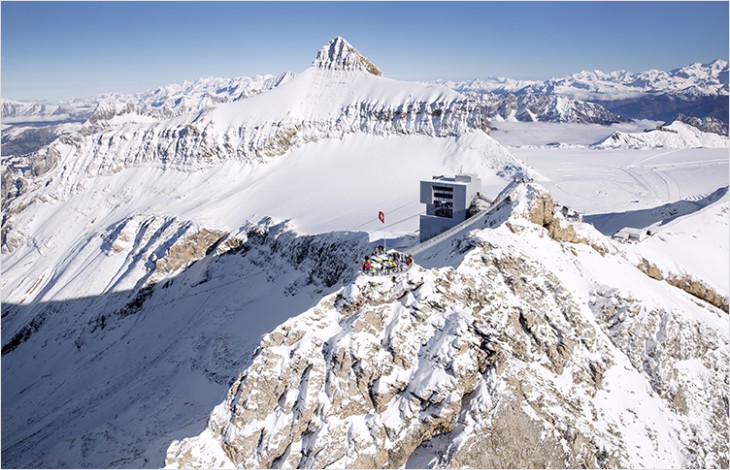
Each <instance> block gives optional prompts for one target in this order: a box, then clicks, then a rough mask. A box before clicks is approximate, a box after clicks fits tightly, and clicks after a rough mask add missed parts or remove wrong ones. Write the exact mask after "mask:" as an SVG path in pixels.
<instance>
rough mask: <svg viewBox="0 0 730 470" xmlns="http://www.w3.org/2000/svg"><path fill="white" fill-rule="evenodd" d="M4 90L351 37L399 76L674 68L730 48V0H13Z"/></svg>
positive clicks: (230, 70) (89, 82) (122, 86)
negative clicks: (285, 0) (151, 0)
mask: <svg viewBox="0 0 730 470" xmlns="http://www.w3.org/2000/svg"><path fill="white" fill-rule="evenodd" d="M1 15H2V17H1V18H2V33H1V34H2V37H1V40H2V42H1V45H2V46H1V54H2V56H1V66H2V70H1V77H0V78H1V95H2V97H3V98H6V99H20V100H49V101H54V100H67V99H71V98H83V97H93V96H96V95H98V94H99V93H103V92H123V93H130V92H135V91H143V90H149V89H155V88H157V87H158V86H160V85H164V84H168V83H180V82H182V81H184V80H188V81H192V80H195V79H197V78H201V77H229V78H232V77H241V76H255V75H264V74H272V75H278V74H280V73H283V72H300V71H302V70H304V69H306V68H307V67H308V66H309V65H310V64H311V62H312V60H314V57H315V56H316V54H317V51H318V50H319V49H320V48H321V47H322V46H324V45H325V44H326V43H327V42H328V41H329V40H330V39H332V38H334V37H336V36H342V37H344V38H345V39H346V40H347V41H348V42H350V43H351V44H352V45H353V46H354V47H355V48H356V49H358V50H359V51H360V52H361V53H362V54H363V55H365V56H366V57H368V58H369V59H370V60H371V61H372V62H373V63H375V65H377V66H378V67H379V68H380V69H381V70H382V71H383V74H384V75H385V76H387V77H390V78H395V79H401V80H435V79H444V80H457V81H459V80H471V79H476V78H488V77H496V76H504V77H510V78H515V79H539V80H545V79H548V78H551V77H559V76H564V75H568V74H571V73H574V72H579V71H581V70H594V69H598V70H603V71H605V72H609V71H614V70H629V71H632V72H640V71H643V70H648V69H652V68H656V69H661V70H671V69H674V68H678V67H682V66H685V65H689V64H691V63H694V62H702V63H706V62H710V61H712V60H714V59H718V58H720V59H723V60H728V41H729V38H728V2H725V1H711V2H698V1H690V2H675V1H671V2H660V1H652V2H632V1H620V2H527V1H515V2H175V1H166V2H16V1H3V2H2V5H1Z"/></svg>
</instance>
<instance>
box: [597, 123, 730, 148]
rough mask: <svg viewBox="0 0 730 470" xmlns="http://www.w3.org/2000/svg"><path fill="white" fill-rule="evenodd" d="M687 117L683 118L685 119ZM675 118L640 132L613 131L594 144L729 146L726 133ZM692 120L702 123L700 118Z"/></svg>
mask: <svg viewBox="0 0 730 470" xmlns="http://www.w3.org/2000/svg"><path fill="white" fill-rule="evenodd" d="M686 120H687V119H685V121H686ZM685 121H683V120H680V119H677V120H675V121H672V122H671V123H668V124H664V125H662V126H659V127H657V128H656V129H654V130H651V131H646V132H641V133H625V132H614V133H613V134H611V135H610V136H608V137H606V138H605V139H604V140H602V141H600V142H597V143H596V144H594V147H595V148H599V149H617V148H621V149H652V148H671V149H681V148H694V147H705V148H723V147H728V146H730V141H729V140H728V136H727V135H718V134H716V133H715V132H704V131H702V130H700V129H698V128H697V127H695V125H691V124H687V122H685ZM698 121H699V122H697V121H694V120H693V121H692V122H694V123H695V124H696V125H700V126H701V125H702V120H698Z"/></svg>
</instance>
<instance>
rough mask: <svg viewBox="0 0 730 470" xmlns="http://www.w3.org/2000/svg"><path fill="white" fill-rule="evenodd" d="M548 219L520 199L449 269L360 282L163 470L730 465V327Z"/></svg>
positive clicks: (535, 196)
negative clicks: (211, 469) (729, 410)
mask: <svg viewBox="0 0 730 470" xmlns="http://www.w3.org/2000/svg"><path fill="white" fill-rule="evenodd" d="M547 208H550V210H551V209H552V201H550V200H549V196H547V194H546V193H545V192H544V190H542V189H540V188H539V187H537V186H534V185H529V186H527V187H522V188H521V191H520V192H519V194H518V195H516V196H515V197H514V198H513V200H512V210H511V214H510V213H509V212H508V213H507V214H504V213H497V214H495V215H494V217H492V216H490V219H491V220H487V221H485V225H484V226H485V228H482V229H481V230H476V231H474V232H472V234H471V235H470V236H469V237H467V238H465V239H461V240H454V241H453V242H454V243H453V244H451V243H445V244H443V245H441V246H440V247H439V248H438V250H440V252H439V253H431V255H430V256H436V257H440V258H442V259H450V260H451V263H453V265H452V266H444V267H441V268H434V269H429V270H426V269H422V268H420V267H416V268H414V269H413V270H411V271H410V272H408V273H406V274H401V275H399V276H393V277H392V278H391V277H382V278H375V279H373V278H369V277H367V276H360V277H359V278H357V279H356V280H355V282H353V283H352V284H350V285H349V286H347V287H345V288H343V289H341V290H339V291H338V292H336V293H333V294H331V295H329V296H327V297H325V298H323V299H322V301H320V302H319V303H318V304H317V305H316V306H315V307H313V308H312V309H310V310H308V311H306V312H304V313H303V314H301V315H299V316H298V317H296V318H292V319H290V320H288V321H287V322H285V323H284V324H282V325H281V326H280V327H278V328H277V329H275V330H274V331H272V332H271V333H270V334H268V335H267V336H265V337H264V338H263V339H262V341H261V343H260V345H259V348H258V349H257V352H256V354H255V355H254V358H253V361H252V363H251V365H250V366H249V367H248V368H247V369H246V370H245V371H244V372H243V373H242V374H241V375H240V376H239V377H238V379H237V380H236V381H235V382H234V383H233V384H232V386H231V388H230V389H229V392H228V396H227V398H226V399H225V400H224V401H223V402H222V403H220V404H219V405H218V406H216V408H215V409H214V410H213V413H212V414H211V417H210V420H209V422H208V426H207V428H206V430H204V431H203V432H202V433H201V434H199V435H198V436H196V437H191V438H188V439H184V440H181V441H175V442H173V444H172V445H171V447H170V449H169V450H168V453H167V459H166V463H167V466H168V467H170V468H180V467H208V466H211V465H213V464H216V465H222V466H231V467H232V466H234V465H235V466H238V467H272V466H273V467H278V466H286V467H290V466H291V467H314V468H330V467H332V468H340V467H368V468H389V467H403V466H405V467H416V468H424V467H431V466H438V467H442V466H449V467H450V466H454V467H478V468H503V467H507V468H517V467H529V466H538V467H573V468H577V467H624V468H639V467H641V468H643V467H646V468H657V467H660V468H675V467H685V466H689V467H691V466H704V467H722V466H724V465H727V455H728V444H727V436H728V428H727V424H726V420H725V419H724V418H725V416H726V411H725V410H726V408H725V405H724V400H725V399H726V397H727V395H726V394H725V392H723V390H726V388H727V385H728V355H729V346H730V345H729V338H728V331H727V313H726V312H722V311H720V310H718V309H715V308H714V307H711V306H708V305H707V304H702V303H698V302H696V301H695V300H693V298H692V297H690V296H689V294H686V293H685V292H683V291H681V290H679V289H677V288H675V287H672V286H670V285H668V284H666V283H663V282H660V281H657V280H654V279H652V278H650V277H649V276H647V275H646V274H644V273H643V272H641V271H640V270H639V269H637V268H636V267H635V266H634V265H632V264H631V263H630V262H629V261H628V260H627V259H626V258H625V257H623V256H622V255H621V253H620V251H619V250H618V249H617V248H616V247H615V246H613V245H612V243H611V242H610V241H608V240H607V239H605V238H604V237H603V236H601V235H600V234H599V233H597V232H595V231H594V230H592V229H591V228H590V227H589V226H585V225H582V224H575V225H566V222H565V221H562V220H561V219H560V218H559V217H558V218H555V217H556V216H554V215H553V214H552V213H551V212H550V213H549V212H548V211H547ZM489 227H492V228H489ZM568 227H570V228H568ZM568 232H570V233H572V234H573V236H575V235H577V238H575V239H574V241H572V242H570V241H567V240H561V237H565V236H566V235H567V234H568ZM680 337H681V341H680V339H679V338H680ZM697 433H699V435H698V434H697Z"/></svg>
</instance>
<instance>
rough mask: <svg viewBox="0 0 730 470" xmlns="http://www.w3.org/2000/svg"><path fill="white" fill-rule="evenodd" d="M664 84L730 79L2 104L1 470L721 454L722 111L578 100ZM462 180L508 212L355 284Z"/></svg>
mask: <svg viewBox="0 0 730 470" xmlns="http://www.w3.org/2000/svg"><path fill="white" fill-rule="evenodd" d="M500 84H501V85H500ZM500 86H501V87H502V88H501V89H499V87H500ZM550 87H552V88H550ZM548 89H550V90H552V91H550V90H548ZM572 89H579V90H592V93H593V95H591V96H588V95H587V94H585V93H584V94H583V95H581V96H578V95H574V96H573V95H570V93H568V92H569V91H570V90H572ZM639 89H641V91H640V90H639ZM530 90H532V91H530ZM556 90H557V91H556ZM652 93H661V94H662V96H666V94H667V93H669V94H671V93H678V94H684V95H686V96H685V98H684V99H685V103H689V102H692V103H697V101H692V100H697V99H699V98H698V97H700V98H702V97H708V96H710V97H714V98H713V99H715V98H717V97H720V98H721V99H724V100H725V106H727V62H723V61H715V62H713V63H711V64H705V65H701V64H695V65H693V66H689V67H686V68H683V69H679V70H677V71H672V72H659V71H651V72H646V73H643V74H629V73H628V72H624V73H611V74H605V73H602V72H590V73H589V72H585V73H581V74H574V75H573V76H571V77H570V79H567V78H566V79H563V80H557V79H556V80H553V81H548V82H539V83H537V82H535V83H517V82H514V81H510V80H507V79H500V80H497V81H491V82H490V81H481V82H476V81H475V82H471V84H470V85H469V86H467V85H466V84H453V83H414V82H404V81H398V80H393V79H390V78H387V71H381V70H380V69H379V68H378V67H377V66H376V65H375V64H374V63H373V62H371V61H370V60H369V59H367V58H366V57H365V56H363V55H362V54H361V53H360V52H358V51H357V50H356V49H355V48H354V47H353V46H352V45H350V44H349V43H347V41H345V40H344V39H342V38H335V39H333V40H332V41H331V42H330V43H328V44H327V45H325V46H324V47H323V48H322V49H321V50H320V51H319V52H318V53H317V54H316V56H315V58H314V60H313V62H312V64H311V66H310V67H309V68H308V69H306V70H304V71H301V72H299V73H296V74H294V73H285V74H281V75H279V76H261V77H255V78H240V79H201V80H198V81H196V82H192V83H185V84H182V85H169V86H166V87H161V88H159V89H158V90H155V91H151V92H143V93H139V94H136V95H121V94H109V95H105V96H104V97H102V98H99V99H96V100H93V102H87V101H83V100H77V101H73V102H69V103H66V104H65V105H61V104H58V105H38V104H28V103H25V104H24V103H18V102H7V101H4V102H3V158H2V170H3V174H2V209H3V218H2V279H1V281H0V288H1V291H0V292H1V295H2V454H1V459H2V461H1V462H0V463H1V465H2V467H4V468H159V467H169V468H221V467H222V468H235V467H239V468H240V467H242V468H282V467H304V468H355V467H357V468H391V467H393V468H436V467H438V468H441V467H477V468H535V467H537V468H540V467H543V468H546V467H561V468H585V467H587V468H727V467H728V465H730V460H729V457H730V446H729V444H728V442H729V441H730V434H729V424H728V423H729V417H730V416H729V405H728V402H729V401H728V398H729V397H728V390H729V386H730V377H729V374H728V372H729V370H728V369H729V368H730V323H729V322H728V300H729V297H730V251H729V244H730V197H729V196H728V194H727V193H728V180H729V179H730V178H729V170H730V168H729V165H728V137H727V123H726V122H725V121H723V120H722V119H720V120H718V119H716V118H717V116H714V115H713V114H711V113H709V114H703V115H701V116H699V115H696V114H695V115H690V116H691V117H688V116H687V115H681V116H680V115H678V114H679V113H674V114H673V115H672V117H671V118H669V119H665V118H659V117H657V116H653V117H652V116H649V117H646V116H638V117H637V116H626V115H623V114H621V113H620V112H617V111H615V110H614V111H609V108H608V107H605V106H603V105H601V104H597V103H595V102H589V101H582V100H588V99H600V100H602V102H609V101H610V100H611V97H614V98H615V99H616V100H623V101H622V102H623V103H624V105H625V104H626V103H627V101H626V100H637V99H639V98H640V99H642V100H643V99H648V98H647V96H649V95H651V94H652ZM647 94H649V95H647ZM599 95H600V96H599ZM639 95H640V96H639ZM637 96H638V97H639V98H637ZM490 97H491V98H490ZM494 97H496V98H494ZM723 97H724V98H723ZM702 99H704V98H702ZM495 100H496V101H495ZM495 103H497V104H495ZM636 103H637V102H634V104H636ZM703 103H704V101H703ZM6 105H7V108H6ZM625 109H629V108H628V107H627V108H625ZM695 109H698V108H695ZM53 116H55V117H53ZM23 129H25V130H23ZM28 129H33V130H36V131H38V130H39V129H44V132H47V133H45V134H38V135H33V134H25V133H26V132H27V131H28ZM23 135H25V139H26V140H25V141H24V140H23V139H24V137H23ZM6 136H7V138H8V139H7V140H6ZM41 140H42V141H43V142H40V143H39V141H41ZM13 142H14V145H15V146H16V147H14V148H17V149H20V150H22V151H17V152H14V151H13V152H8V153H6V151H5V148H6V147H5V145H6V144H11V143H13ZM11 148H13V147H11ZM460 172H467V173H474V174H477V175H478V176H479V177H480V178H481V184H482V187H481V192H482V193H483V194H484V195H486V197H488V198H489V199H495V198H497V196H498V195H500V194H503V195H504V193H502V191H503V190H504V189H505V188H508V193H507V194H508V196H509V197H508V198H507V197H505V198H500V199H499V203H497V204H495V205H494V206H493V207H492V208H491V209H490V211H489V212H488V213H482V214H481V215H480V216H478V217H477V216H475V217H474V218H473V220H474V223H472V224H471V225H470V226H469V227H468V228H464V229H462V230H456V231H453V232H450V233H449V234H448V235H449V236H448V237H444V239H443V240H442V241H440V242H439V243H435V244H433V245H431V246H429V247H428V248H427V249H424V250H422V251H419V252H418V253H417V254H415V255H414V261H415V262H414V265H413V266H412V267H411V268H410V269H409V270H407V271H405V272H401V273H397V274H391V275H384V276H369V275H365V274H363V273H362V270H361V266H360V261H361V260H362V259H363V256H365V255H366V254H368V253H370V252H372V250H373V248H374V247H375V246H376V245H379V244H382V243H385V244H386V245H387V247H388V249H391V248H394V249H397V250H400V251H401V252H403V253H408V252H409V250H411V249H412V248H413V247H414V246H415V245H417V244H418V240H419V235H418V221H419V215H420V214H422V213H423V212H424V206H423V204H421V203H420V200H419V181H420V180H425V179H431V178H432V177H433V176H434V175H454V174H458V173H460ZM379 211H382V212H383V213H384V214H385V220H384V222H381V221H380V220H378V213H379ZM626 230H628V231H629V232H630V233H631V234H634V235H636V238H635V239H634V238H631V237H628V238H626V239H623V238H620V236H619V235H620V234H621V233H629V232H626Z"/></svg>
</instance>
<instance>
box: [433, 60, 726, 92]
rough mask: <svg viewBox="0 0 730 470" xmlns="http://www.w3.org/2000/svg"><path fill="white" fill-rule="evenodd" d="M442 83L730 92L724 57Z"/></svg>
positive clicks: (480, 87)
mask: <svg viewBox="0 0 730 470" xmlns="http://www.w3.org/2000/svg"><path fill="white" fill-rule="evenodd" d="M440 83H443V84H444V85H446V86H449V87H450V88H453V89H455V90H458V91H471V92H482V93H495V94H502V93H512V94H516V95H523V94H524V95H526V94H545V95H559V96H568V97H572V98H574V99H578V100H618V99H625V98H633V97H636V96H637V95H643V94H647V93H651V94H682V95H723V96H727V95H728V94H729V93H728V63H727V61H725V60H721V59H717V60H714V61H712V62H709V63H707V64H700V63H694V64H691V65H688V66H686V67H681V68H678V69H674V70H671V71H663V70H656V69H652V70H647V71H643V72H628V71H626V70H620V71H615V72H602V71H600V70H584V71H581V72H577V73H573V74H571V75H568V76H566V77H556V78H551V79H548V80H544V81H539V80H512V79H507V78H504V77H497V78H488V79H483V80H470V81H464V82H453V81H447V82H444V81H442V82H440Z"/></svg>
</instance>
